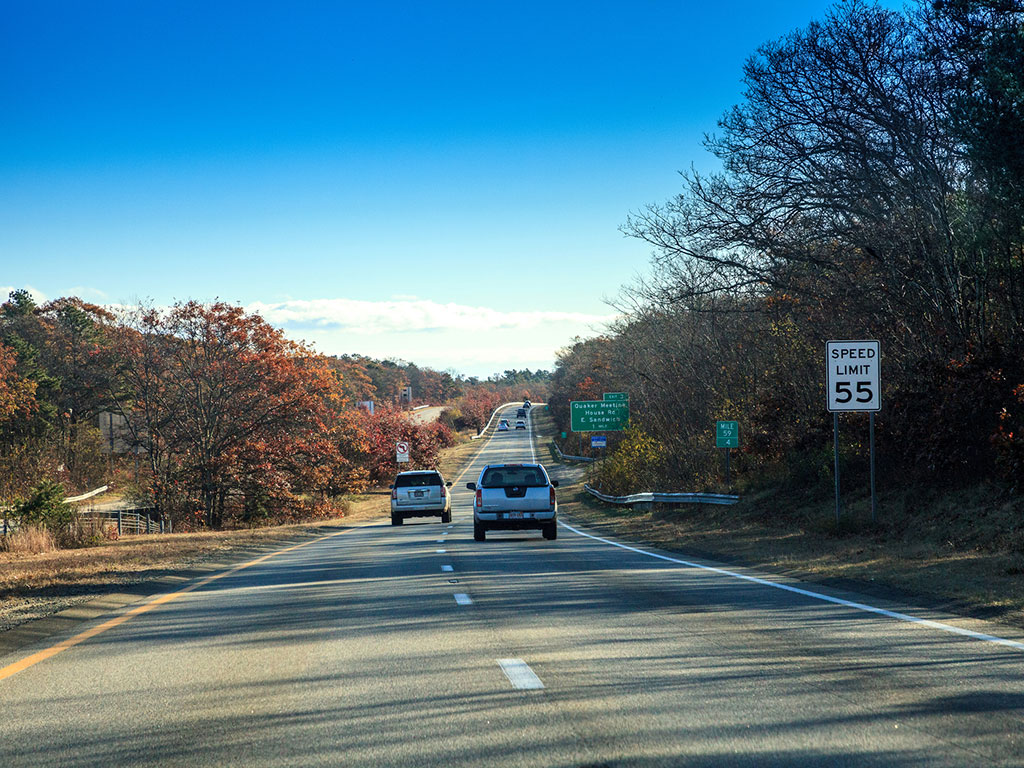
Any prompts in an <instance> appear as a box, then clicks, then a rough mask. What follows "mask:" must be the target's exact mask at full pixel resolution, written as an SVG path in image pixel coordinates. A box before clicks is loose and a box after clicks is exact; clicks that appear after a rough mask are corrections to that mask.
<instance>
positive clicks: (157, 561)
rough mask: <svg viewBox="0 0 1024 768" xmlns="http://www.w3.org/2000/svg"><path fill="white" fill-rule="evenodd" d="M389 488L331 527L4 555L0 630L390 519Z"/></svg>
mask: <svg viewBox="0 0 1024 768" xmlns="http://www.w3.org/2000/svg"><path fill="white" fill-rule="evenodd" d="M479 448H480V442H479V441H476V440H470V439H469V437H468V436H465V437H464V440H463V441H462V442H460V443H458V444H456V445H454V446H452V447H451V448H447V449H445V450H443V451H442V452H441V455H440V459H439V468H440V469H441V472H442V474H443V475H444V476H445V478H446V479H449V480H454V479H455V477H457V476H458V474H459V472H461V470H462V468H463V467H464V466H466V465H467V464H468V462H469V461H470V460H471V459H472V457H473V456H474V455H475V454H476V452H477V451H478V450H479ZM389 499H390V494H389V491H388V490H387V489H386V488H381V489H374V490H372V491H368V492H367V493H363V494H359V495H353V496H349V497H347V498H346V499H345V504H344V509H345V511H344V514H343V515H342V516H339V517H334V518H330V519H326V520H315V521H310V522H307V523H295V524H290V525H279V526H269V527H265V528H254V529H244V530H230V531H200V532H194V533H175V534H170V535H150V536H124V537H122V538H121V539H119V540H116V541H111V542H108V543H105V544H102V545H100V546H95V547H84V548H81V549H62V550H56V551H52V552H41V553H38V554H30V553H18V552H3V551H0V631H4V630H6V629H10V628H12V627H14V626H17V625H19V624H22V623H24V622H26V621H30V620H32V619H36V618H40V617H42V616H47V615H49V614H52V613H55V612H57V611H60V610H63V609H64V608H67V607H69V606H71V605H74V604H76V603H78V602H81V601H83V600H86V599H88V598H90V597H94V596H96V595H100V594H103V593H105V592H110V591H115V590H117V589H120V588H122V587H124V586H127V585H132V584H139V583H142V582H147V581H150V580H153V579H157V578H160V577H161V576H164V575H167V574H169V573H173V572H174V571H180V570H186V569H190V568H195V567H199V566H202V565H203V564H204V563H209V562H214V561H222V560H225V559H230V558H231V557H233V556H236V555H240V554H242V553H244V552H245V551H247V550H252V549H253V548H264V547H272V546H274V545H276V544H284V543H286V542H289V541H293V540H295V539H298V538H302V537H305V536H309V535H313V534H315V533H322V532H324V531H326V530H330V529H332V528H342V527H346V526H349V525H352V524H354V523H364V522H372V521H376V520H380V521H384V520H387V519H389V517H390V503H389Z"/></svg>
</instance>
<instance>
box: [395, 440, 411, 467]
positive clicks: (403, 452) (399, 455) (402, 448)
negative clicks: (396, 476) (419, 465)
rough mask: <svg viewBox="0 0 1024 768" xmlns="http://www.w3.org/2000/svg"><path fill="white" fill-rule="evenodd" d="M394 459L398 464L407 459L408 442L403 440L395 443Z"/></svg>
mask: <svg viewBox="0 0 1024 768" xmlns="http://www.w3.org/2000/svg"><path fill="white" fill-rule="evenodd" d="M395 460H396V461H398V463H399V464H402V463H404V462H407V461H409V443H407V442H406V441H404V440H403V441H402V442H399V443H396V444H395Z"/></svg>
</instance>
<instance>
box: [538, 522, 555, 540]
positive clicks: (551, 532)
mask: <svg viewBox="0 0 1024 768" xmlns="http://www.w3.org/2000/svg"><path fill="white" fill-rule="evenodd" d="M541 532H542V533H543V534H544V538H545V539H547V540H548V541H554V540H555V539H557V538H558V523H550V524H549V525H545V526H544V527H543V528H542V529H541Z"/></svg>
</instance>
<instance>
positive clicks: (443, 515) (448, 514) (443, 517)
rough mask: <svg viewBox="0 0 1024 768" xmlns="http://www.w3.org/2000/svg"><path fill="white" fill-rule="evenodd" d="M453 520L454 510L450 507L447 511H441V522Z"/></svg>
mask: <svg viewBox="0 0 1024 768" xmlns="http://www.w3.org/2000/svg"><path fill="white" fill-rule="evenodd" d="M451 521H452V511H451V510H450V509H449V510H448V511H447V512H442V513H441V522H442V523H450V522H451Z"/></svg>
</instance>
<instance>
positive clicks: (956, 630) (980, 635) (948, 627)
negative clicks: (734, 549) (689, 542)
mask: <svg viewBox="0 0 1024 768" xmlns="http://www.w3.org/2000/svg"><path fill="white" fill-rule="evenodd" d="M560 525H561V526H562V527H563V528H566V529H567V530H570V531H572V532H573V533H578V534H579V535H580V536H586V537H587V538H588V539H593V540H594V541H600V542H602V543H604V544H610V545H611V546H613V547H618V548H619V549H625V550H628V551H630V552H636V553H637V554H640V555H647V557H654V558H657V559H658V560H667V561H668V562H670V563H678V564H679V565H685V566H687V567H689V568H699V569H700V570H702V571H711V572H712V573H718V574H721V575H722V576H731V577H732V578H734V579H740V580H742V581H749V582H752V583H754V584H759V585H761V586H762V587H772V588H773V589H781V590H783V591H784V592H792V593H794V594H797V595H803V596H804V597H809V598H812V599H814V600H821V601H822V602H825V603H834V604H835V605H842V606H844V607H846V608H854V609H856V610H858V611H864V612H865V613H874V614H877V615H879V616H885V617H887V618H890V619H896V620H898V621H906V622H908V623H910V624H918V625H920V626H922V627H929V628H931V629H937V630H940V631H942V632H949V633H950V634H954V635H962V636H963V637H970V638H973V639H975V640H984V641H985V642H986V643H995V644H996V645H1005V646H1006V647H1008V648H1015V649H1016V650H1018V651H1024V643H1021V642H1017V641H1016V640H1007V639H1006V638H1004V637H998V636H996V635H986V634H985V633H984V632H975V631H974V630H971V629H962V628H960V627H954V626H953V625H952V624H943V623H942V622H939V621H932V620H931V619H919V618H918V617H917V616H911V615H910V614H907V613H900V612H899V611H888V610H886V609H885V608H876V607H875V606H873V605H868V604H866V603H857V602H854V601H852V600H843V598H841V597H833V596H832V595H824V594H822V593H821V592H812V591H811V590H809V589H801V588H800V587H793V586H790V585H789V584H781V583H779V582H777V581H769V580H768V579H759V578H757V577H756V576H747V575H746V574H743V573H736V572H735V571H728V570H726V569H725V568H715V567H714V566H711V565H701V564H700V563H694V562H691V561H689V560H680V559H679V558H675V557H668V556H667V555H659V554H657V553H656V552H646V551H644V550H642V549H637V548H636V547H631V546H629V545H628V544H620V543H619V542H617V541H612V540H611V539H602V538H601V537H600V536H594V535H592V534H589V533H584V532H583V531H581V530H578V529H576V528H573V527H572V526H571V525H566V524H565V523H560Z"/></svg>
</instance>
